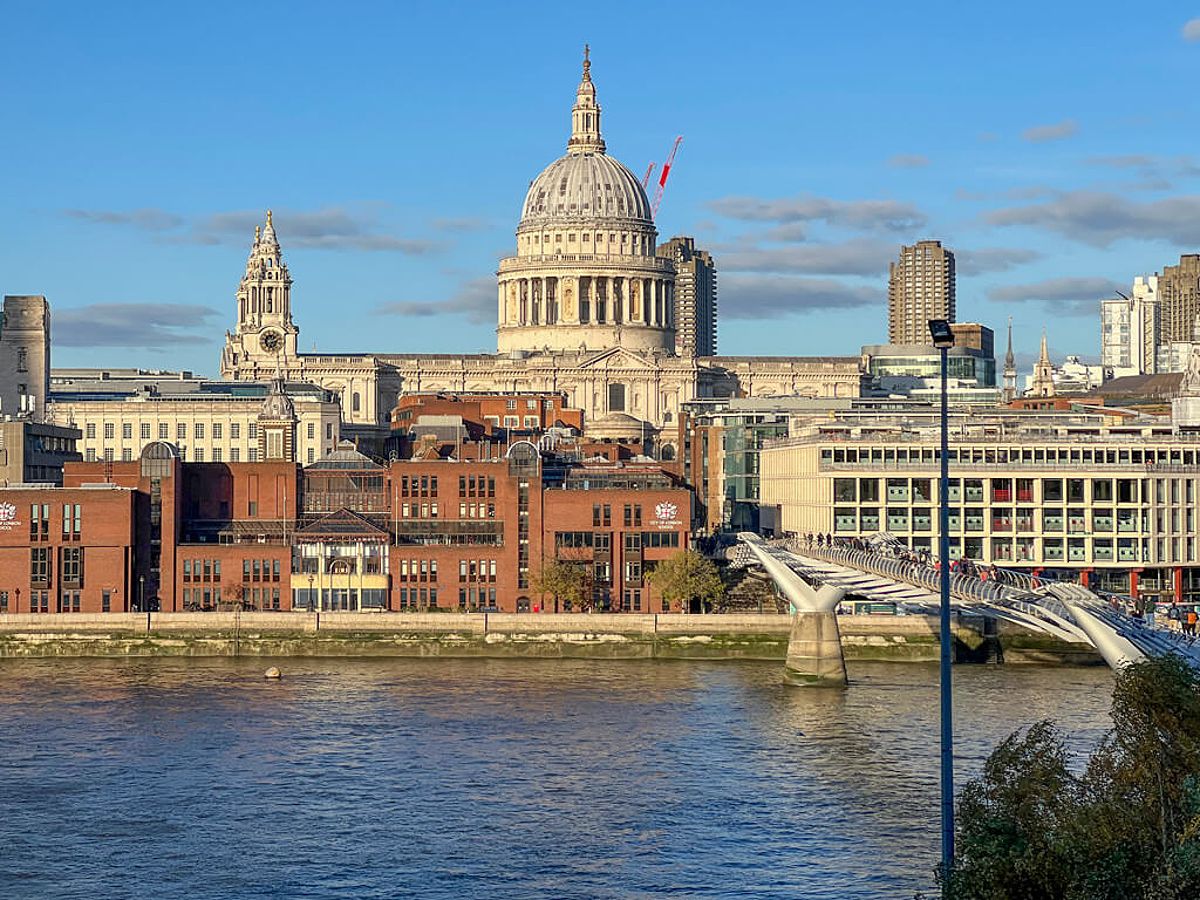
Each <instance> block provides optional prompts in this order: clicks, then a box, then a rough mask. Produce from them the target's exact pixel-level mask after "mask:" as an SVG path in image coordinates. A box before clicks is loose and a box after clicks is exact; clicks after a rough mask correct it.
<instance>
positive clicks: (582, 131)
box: [567, 44, 604, 154]
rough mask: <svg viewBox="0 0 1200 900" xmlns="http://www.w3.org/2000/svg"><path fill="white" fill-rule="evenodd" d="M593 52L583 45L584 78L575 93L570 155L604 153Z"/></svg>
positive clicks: (569, 145)
mask: <svg viewBox="0 0 1200 900" xmlns="http://www.w3.org/2000/svg"><path fill="white" fill-rule="evenodd" d="M590 57H591V50H590V48H589V47H588V45H587V44H584V45H583V78H582V79H581V80H580V82H579V88H578V90H576V91H575V105H574V106H573V107H571V139H570V140H569V141H567V152H568V153H570V154H581V153H603V152H604V138H602V137H601V136H600V104H599V103H597V102H596V86H595V85H594V84H592V61H591V58H590Z"/></svg>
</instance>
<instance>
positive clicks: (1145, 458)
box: [821, 435, 1200, 466]
mask: <svg viewBox="0 0 1200 900" xmlns="http://www.w3.org/2000/svg"><path fill="white" fill-rule="evenodd" d="M1129 437H1132V438H1134V440H1132V441H1130V446H1129V447H1112V448H1105V447H951V448H950V462H951V463H959V464H960V465H969V464H972V463H983V464H987V465H991V464H995V463H999V464H1007V465H1014V464H1025V463H1034V464H1037V463H1056V464H1067V463H1075V464H1078V463H1084V464H1108V465H1139V466H1140V465H1154V464H1171V465H1181V466H1192V465H1200V451H1197V450H1194V449H1193V450H1187V449H1184V448H1182V447H1163V448H1153V449H1134V447H1137V446H1139V445H1138V444H1137V442H1136V438H1137V437H1139V436H1138V435H1129ZM940 459H941V452H940V451H939V450H937V449H935V448H933V447H891V446H887V445H880V446H872V447H827V448H824V449H822V450H821V461H822V462H824V463H894V462H898V463H921V464H924V465H932V464H933V463H936V462H937V461H938V460H940Z"/></svg>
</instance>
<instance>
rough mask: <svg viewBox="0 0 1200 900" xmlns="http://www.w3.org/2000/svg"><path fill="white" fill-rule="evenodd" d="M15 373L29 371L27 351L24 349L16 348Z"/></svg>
mask: <svg viewBox="0 0 1200 900" xmlns="http://www.w3.org/2000/svg"><path fill="white" fill-rule="evenodd" d="M17 371H18V372H28V371H29V351H28V350H27V349H26V348H24V347H18V348H17Z"/></svg>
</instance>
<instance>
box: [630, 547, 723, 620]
mask: <svg viewBox="0 0 1200 900" xmlns="http://www.w3.org/2000/svg"><path fill="white" fill-rule="evenodd" d="M649 580H650V583H651V584H653V585H654V586H655V587H656V588H657V589H658V591H659V593H660V594H662V596H663V599H664V600H666V601H668V602H669V603H682V604H683V605H684V606H685V607H686V606H687V605H688V603H690V602H691V601H692V600H700V601H702V602H704V603H715V602H717V601H718V600H719V599H720V598H721V597H722V596H723V595H724V593H725V585H724V584H723V583H722V582H721V574H720V572H718V571H717V567H716V566H715V565H714V564H713V562H712V561H711V560H709V559H707V558H706V557H705V556H703V555H702V554H700V553H697V552H696V551H695V550H681V551H680V552H679V553H676V554H675V555H674V556H671V557H668V558H667V559H664V560H663V561H662V562H660V563H659V564H658V565H657V566H656V567H655V569H654V571H653V572H651V573H650V575H649Z"/></svg>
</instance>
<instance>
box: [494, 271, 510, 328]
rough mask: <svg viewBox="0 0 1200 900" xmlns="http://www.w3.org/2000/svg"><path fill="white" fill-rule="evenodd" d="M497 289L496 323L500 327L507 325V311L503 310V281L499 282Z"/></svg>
mask: <svg viewBox="0 0 1200 900" xmlns="http://www.w3.org/2000/svg"><path fill="white" fill-rule="evenodd" d="M498 288H499V295H498V298H497V304H498V306H499V309H498V310H497V314H496V321H498V322H499V323H500V324H501V325H507V324H509V322H508V310H506V309H505V308H504V282H503V281H501V282H500V283H499V285H498Z"/></svg>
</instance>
